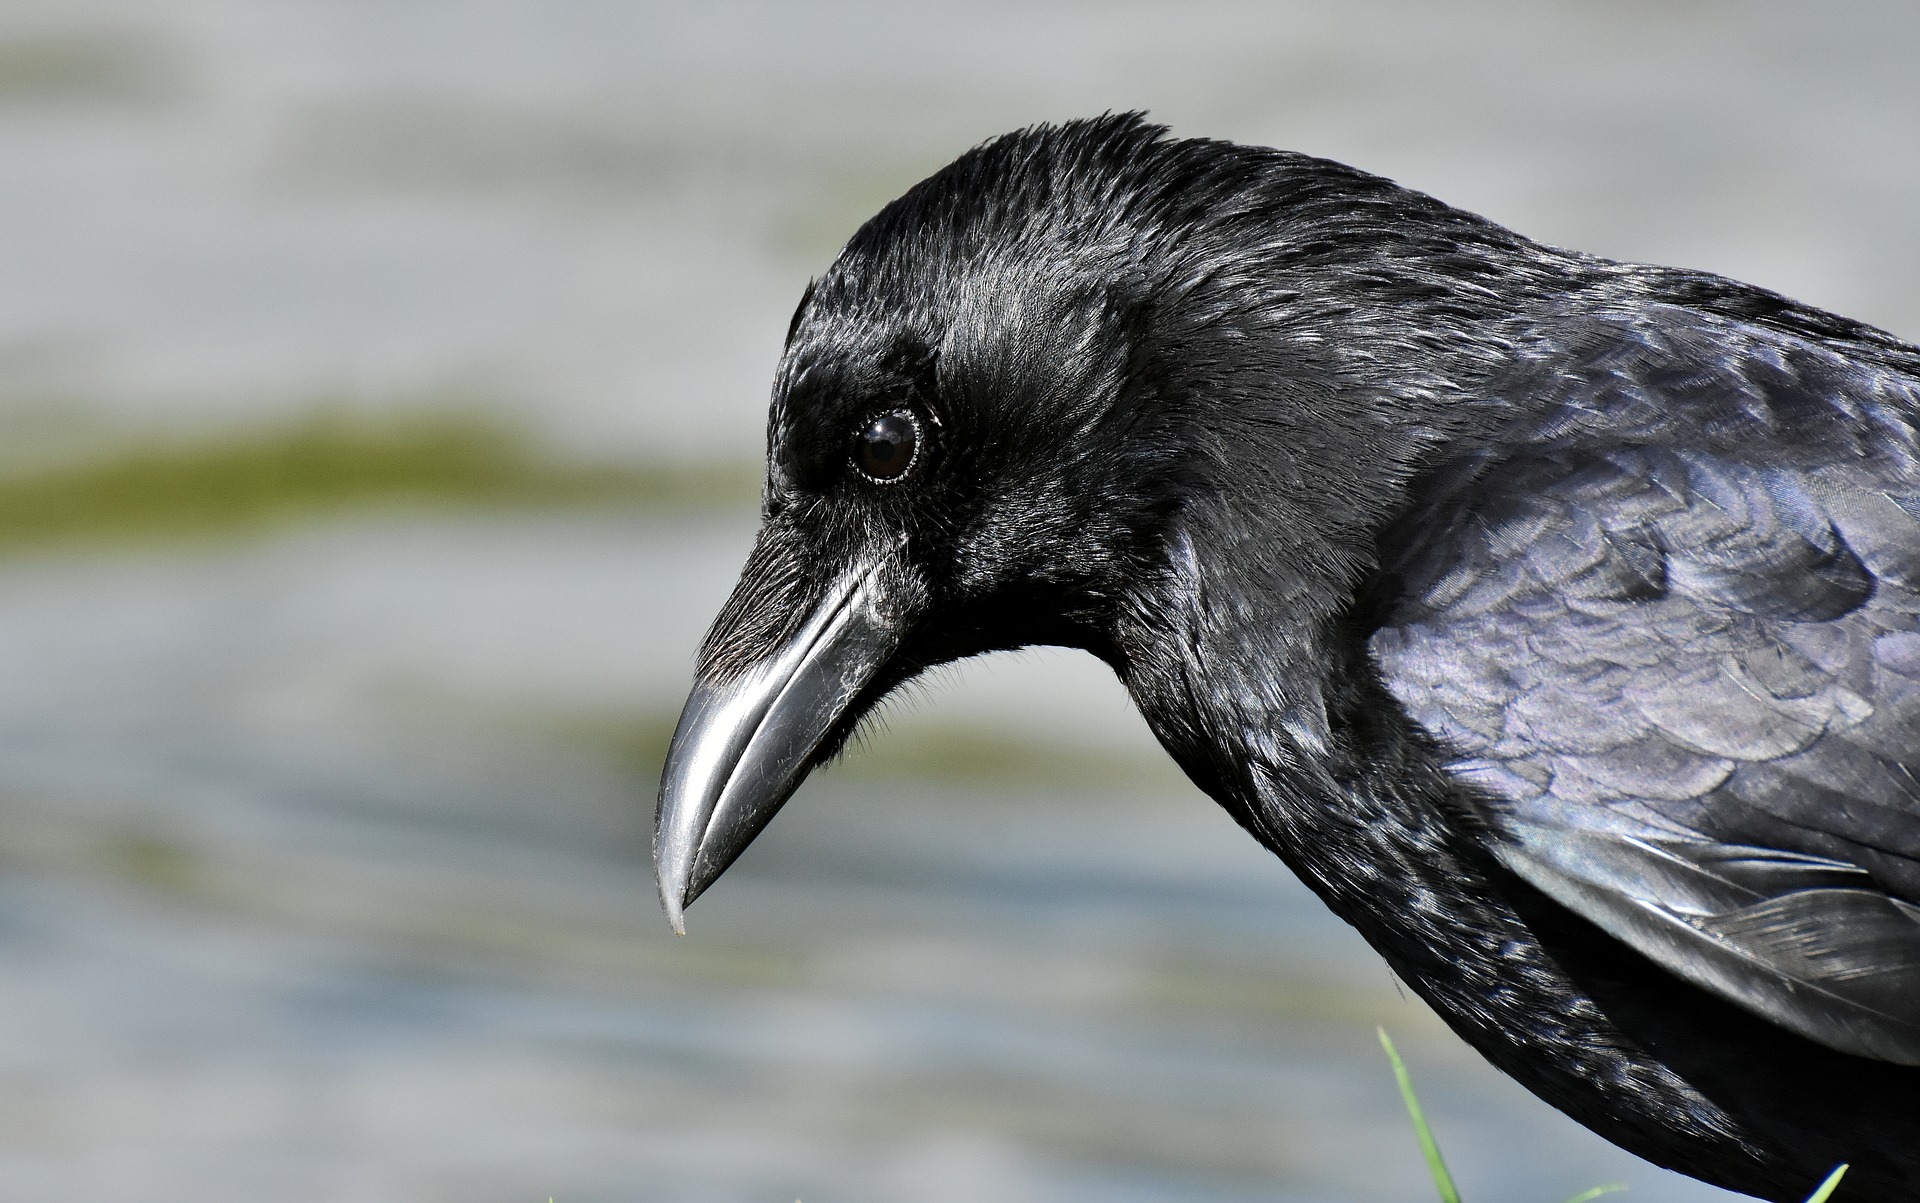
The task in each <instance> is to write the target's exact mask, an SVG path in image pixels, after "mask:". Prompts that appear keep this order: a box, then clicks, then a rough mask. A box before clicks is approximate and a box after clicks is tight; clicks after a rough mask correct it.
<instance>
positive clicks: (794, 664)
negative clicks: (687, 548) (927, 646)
mask: <svg viewBox="0 0 1920 1203" xmlns="http://www.w3.org/2000/svg"><path fill="white" fill-rule="evenodd" d="M876 575H877V573H876V570H875V566H874V565H871V564H869V565H867V566H864V567H862V568H858V569H855V570H853V571H850V572H848V573H847V574H846V575H845V576H842V577H841V578H840V579H839V580H837V581H836V582H834V584H833V585H832V586H831V587H830V588H829V589H828V590H827V592H826V595H825V597H824V598H823V599H822V600H821V601H820V603H819V604H818V606H817V607H816V608H815V609H814V611H813V613H812V614H810V615H809V616H808V618H807V620H806V621H805V622H804V623H802V624H801V625H800V627H799V629H798V630H797V631H795V632H794V634H793V635H791V636H790V637H789V638H787V639H786V641H785V642H784V643H782V644H780V645H779V646H777V647H775V648H774V649H773V650H772V651H771V652H769V653H767V654H766V655H765V656H764V657H763V658H762V659H761V660H760V661H759V662H758V663H757V664H755V665H753V666H752V667H750V668H748V669H747V670H746V671H745V672H742V673H739V674H737V675H735V676H733V677H730V678H728V679H725V680H712V679H708V678H705V677H703V678H701V679H698V680H696V681H695V682H694V686H693V693H692V694H691V696H689V697H688V698H687V705H686V709H684V710H682V711H681V712H680V724H679V726H678V727H676V728H675V729H674V733H673V743H672V745H671V747H670V748H669V749H668V751H667V765H666V769H665V770H664V772H663V773H662V774H661V778H660V809H659V811H658V813H657V815H656V817H655V820H654V831H653V855H654V864H655V867H656V868H657V869H658V871H659V874H660V900H661V902H662V903H663V904H664V905H665V906H666V908H667V919H668V921H669V922H671V923H672V924H673V930H674V931H676V932H678V933H680V934H682V935H684V934H686V920H685V911H686V908H687V906H688V905H689V904H691V903H692V902H693V900H694V899H695V898H698V897H699V896H700V894H701V893H702V892H703V891H704V890H705V889H706V888H707V887H708V886H710V885H712V884H713V882H714V880H715V879H716V878H718V877H719V876H720V874H721V873H723V872H725V871H726V868H727V866H728V865H731V864H732V863H733V861H734V858H736V857H738V856H739V855H740V854H741V853H742V852H744V851H746V847H747V845H748V844H750V843H752V842H753V837H754V836H756V835H759V834H760V831H761V829H762V828H764V827H765V826H766V825H767V822H768V821H769V820H771V819H772V818H773V816H774V814H775V813H776V812H778V811H779V809H780V807H781V806H782V805H783V804H784V803H785V802H786V800H787V799H788V798H789V797H791V796H792V795H793V791H794V790H795V789H797V788H799V786H800V783H801V782H802V781H803V780H805V779H806V775H807V771H808V770H809V769H810V768H811V767H812V765H813V760H814V755H815V753H816V752H817V751H818V750H819V748H820V746H821V744H822V743H823V742H824V741H825V740H826V739H827V737H828V735H829V734H831V733H832V732H833V731H834V730H835V728H836V726H837V725H838V724H839V723H840V721H841V720H842V719H843V718H844V717H845V716H846V713H847V708H848V707H849V706H850V705H851V704H852V703H853V700H854V699H855V698H856V697H857V696H859V694H860V692H861V690H862V689H863V688H865V687H866V685H867V684H868V682H870V681H872V680H873V678H874V676H875V675H876V674H877V673H878V672H879V670H880V668H881V666H882V665H884V664H885V663H886V661H887V658H888V657H889V656H890V655H892V653H893V651H894V649H895V648H896V647H897V646H898V645H899V642H900V636H899V633H898V631H899V628H898V624H897V623H896V622H893V621H890V620H889V619H888V618H887V617H886V616H885V615H883V614H882V613H881V612H880V610H879V609H878V608H877V607H876V605H875V602H876V592H877V590H876V587H875V584H874V581H875V577H876ZM740 587H741V588H743V589H745V588H749V587H751V586H750V585H749V584H748V583H747V582H746V581H742V583H741V586H740ZM762 604H766V605H778V604H779V599H776V598H768V599H764V601H763V603H762Z"/></svg>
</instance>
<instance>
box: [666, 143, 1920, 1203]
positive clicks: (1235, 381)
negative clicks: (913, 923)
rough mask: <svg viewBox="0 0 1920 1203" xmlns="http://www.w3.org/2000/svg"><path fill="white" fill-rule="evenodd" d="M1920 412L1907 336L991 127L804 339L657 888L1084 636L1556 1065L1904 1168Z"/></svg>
mask: <svg viewBox="0 0 1920 1203" xmlns="http://www.w3.org/2000/svg"><path fill="white" fill-rule="evenodd" d="M1917 419H1920V349H1916V348H1915V347H1913V346H1910V345H1908V344H1906V343H1903V342H1901V341H1899V340H1897V339H1895V338H1893V337H1892V336H1890V335H1888V334H1886V333H1883V332H1881V331H1879V330H1876V329H1873V328H1871V327H1868V326H1864V325H1862V324H1860V323H1857V322H1852V321H1848V320H1846V319H1843V318H1840V317H1836V316H1834V315H1831V314H1827V313H1823V312H1821V311H1818V310H1815V309H1812V308H1810V307H1808V306H1805V305H1801V304H1799V303H1796V302H1794V301H1791V300H1789V299H1787V298H1784V297H1781V296H1779V295H1776V294H1774V293H1770V292H1766V291H1764V290H1761V289H1758V288H1754V287H1751V286H1748V285H1745V284H1740V283H1737V282H1734V281H1731V280H1727V279H1724V278H1720V277H1717V276H1713V275H1708V274H1704V273H1699V272H1690V271H1681V270H1675V269H1669V268H1661V267H1649V266H1643V265H1636V264H1623V263H1616V262H1611V261H1608V260H1604V259H1598V258H1594V257H1591V256H1586V255H1582V254H1578V253H1574V252H1570V251H1565V250H1560V249H1556V248H1551V247H1547V246H1543V245H1540V244H1537V243H1534V242H1532V241H1529V240H1528V239H1526V238H1524V237H1522V236H1520V235H1518V234H1516V233H1513V232H1512V231H1509V230H1507V229H1504V228H1502V227H1500V226H1498V225H1495V224H1493V223H1491V222H1488V221H1486V220H1484V219H1481V218H1479V217H1476V216H1473V215H1471V214H1468V213H1464V212H1461V211H1459V210H1456V209H1453V208H1450V207H1448V206H1446V205H1444V204H1441V203H1440V202H1438V201H1436V200H1433V199H1432V198H1429V197H1426V196H1423V195H1420V194H1418V193H1414V192H1411V191H1408V190H1406V189H1403V188H1400V187H1398V186H1396V185H1394V184H1392V183H1390V182H1388V181H1386V180H1383V179H1380V178H1378V177H1374V176H1370V175H1367V174H1365V173H1362V172H1359V171H1356V170H1353V169H1351V168H1348V167H1345V166H1342V165H1339V164H1336V163H1331V162H1327V161H1324V160H1319V159H1313V158H1309V157H1306V156H1302V155H1297V154H1290V153H1286V152H1281V151H1275V150H1268V149H1264V148H1253V147H1244V146H1237V145H1232V144H1227V143H1221V142H1212V141H1199V140H1176V139H1173V138H1171V137H1169V136H1168V135H1167V133H1166V131H1165V130H1164V129H1162V128H1160V127H1157V126H1152V125H1148V124H1146V123H1145V122H1143V121H1142V120H1140V119H1139V118H1138V117H1134V116H1121V117H1108V118H1103V119H1100V120H1096V121H1088V122H1075V123H1070V124H1067V125H1064V126H1057V127H1038V128H1035V129H1031V130H1027V131H1023V132H1021V133H1017V134H1011V135H1008V136H1006V137H1003V138H1001V139H998V140H995V141H993V142H990V143H987V144H985V145H984V146H982V147H980V148H978V149H976V150H974V151H971V152H969V153H968V154H966V155H964V156H962V157H961V158H960V159H959V160H958V161H956V162H955V163H953V164H952V165H950V166H949V167H947V168H945V169H944V170H942V171H941V172H940V173H938V174H936V175H935V176H933V177H931V178H930V179H928V180H926V181H925V182H923V183H921V184H920V185H918V186H917V187H915V188H914V189H912V190H911V191H910V192H908V193H907V194H906V195H905V196H903V197H902V198H901V199H899V200H898V201H896V202H894V203H893V204H891V205H889V206H888V207H887V208H886V209H885V210H883V211H882V212H881V213H880V214H879V215H878V216H876V217H875V218H874V219H873V220H872V221H870V222H868V223H867V224H866V225H865V226H864V227H862V228H861V230H860V231H859V232H858V233H856V234H855V235H854V236H853V238H852V239H851V240H850V241H849V243H848V244H847V246H846V248H845V250H844V251H843V253H842V254H841V256H840V257H839V259H838V260H837V261H836V262H835V263H834V264H833V265H832V267H831V268H830V269H829V270H828V271H827V272H826V273H825V274H824V275H823V276H821V277H820V278H819V279H818V280H816V281H815V282H814V284H813V285H812V286H811V287H810V288H809V290H808V293H807V296H806V298H805V299H804V300H803V301H802V303H801V305H800V308H799V310H798V312H797V313H796V314H795V316H794V321H793V326H792V328H791V331H790V333H789V337H788V342H787V348H786V352H785V355H784V357H783V360H782V364H781V368H780V373H779V376H778V379H777V380H776V383H775V389H774V403H773V409H772V416H771V419H770V425H769V448H768V478H767V487H766V494H765V505H764V519H765V521H764V524H763V529H762V531H761V535H760V538H759V541H758V543H757V545H756V547H755V549H754V552H753V554H752V556H751V558H750V560H749V562H748V564H747V567H746V569H745V571H744V573H743V575H742V579H741V583H740V585H739V587H738V588H737V589H736V591H735V593H734V595H733V597H732V598H731V599H730V600H729V602H728V603H727V606H726V608H725V609H724V610H723V611H722V613H721V615H720V617H719V619H718V620H717V621H716V623H715V626H714V628H713V631H712V632H711V634H710V635H709V637H708V639H707V642H706V644H705V645H704V647H703V649H702V655H701V661H700V667H699V672H698V678H697V682H696V689H695V694H694V697H693V699H692V700H691V701H690V702H689V705H688V709H687V714H686V717H684V718H683V720H682V724H681V728H680V730H679V732H678V733H677V734H676V739H675V745H674V750H673V752H672V753H671V755H670V759H669V764H668V768H667V772H666V774H665V777H664V778H663V787H662V797H661V813H660V826H659V834H658V837H657V839H658V855H659V860H660V875H661V885H662V892H663V896H664V897H665V899H666V903H667V907H668V910H669V912H670V913H671V915H672V916H673V919H674V921H675V923H676V925H678V923H679V922H680V915H681V911H682V908H683V907H684V906H685V905H686V904H687V903H689V902H691V901H692V899H693V898H694V897H695V896H697V895H698V894H699V893H700V892H701V891H702V890H703V889H705V888H706V886H707V885H709V884H710V883H711V882H712V881H713V879H714V878H716V877H717V876H718V875H719V873H720V872H721V871H722V870H724V869H725V867H726V865H727V864H728V863H730V861H731V860H732V858H733V857H734V856H735V855H737V854H738V853H739V851H740V850H741V849H742V848H744V847H745V846H746V843H747V842H748V841H749V840H751V839H752V837H753V835H754V834H755V833H757V832H758V830H759V829H760V828H761V826H763V825H764V824H765V822H766V821H767V820H768V819H769V818H771V816H772V814H773V812H774V811H775V810H776V809H777V808H778V807H779V806H780V804H781V803H783V802H784V801H785V800H786V797H787V796H788V795H789V794H790V793H791V792H792V789H793V788H794V786H796V785H797V784H798V782H799V780H800V779H801V778H802V777H804V775H805V773H806V772H807V771H808V770H809V769H810V768H811V767H812V766H814V765H816V764H818V763H820V762H821V761H822V760H824V759H826V758H827V757H828V756H830V755H831V754H832V753H833V752H834V751H835V750H836V749H837V748H838V747H839V745H840V744H841V742H842V741H844V739H845V738H846V736H847V734H848V733H849V732H850V731H851V730H852V729H853V727H854V726H855V725H856V724H857V723H858V722H859V720H860V719H861V717H862V716H863V715H865V714H866V713H868V712H869V711H870V710H871V709H872V707H873V706H874V705H875V704H876V703H877V702H878V701H879V700H880V699H881V698H882V697H884V696H885V695H886V694H887V692H888V691H890V690H891V689H893V688H894V687H895V686H897V685H898V684H900V683H901V682H903V681H905V680H907V679H908V678H910V677H912V676H913V675H915V674H916V673H918V672H920V671H922V670H924V669H925V668H927V667H928V666H930V665H934V664H938V663H942V662H945V661H949V660H952V659H956V658H959V657H962V656H967V655H973V654H976V653H980V652H984V651H990V650H994V649H1000V648H1011V647H1019V646H1024V645H1030V644H1036V643H1050V644H1063V645H1067V646H1073V647H1080V648H1085V649H1088V650H1090V651H1092V652H1093V653H1095V654H1096V655H1098V656H1100V657H1101V658H1103V659H1104V660H1106V661H1107V663H1109V664H1110V665H1111V666H1112V667H1113V669H1114V671H1115V672H1116V673H1117V674H1118V675H1119V677H1120V679H1121V680H1122V682H1124V684H1125V685H1126V687H1127V689H1128V691H1129V692H1130V694H1131V696H1132V697H1133V699H1134V701H1135V703H1136V704H1137V705H1138V707H1139V708H1140V711H1141V712H1142V714H1143V715H1144V716H1145V717H1146V719H1147V721H1148V723H1149V725H1150V726H1151V727H1152V729H1153V730H1154V732H1155V734H1156V735H1157V736H1158V737H1159V739H1160V741H1161V742H1162V744H1163V745H1164V746H1165V747H1166V749H1167V750H1168V752H1169V753H1171V754H1172V756H1173V757H1174V758H1175V759H1176V760H1177V761H1178V762H1179V764H1180V765H1181V766H1182V768H1183V769H1184V770H1185V771H1186V772H1187V773H1188V775H1189V776H1190V777H1191V778H1192V779H1193V780H1194V781H1195V782H1196V783H1197V784H1198V785H1199V786H1200V787H1201V788H1202V789H1203V790H1205V791H1206V792H1207V793H1208V794H1210V795H1211V796H1212V797H1213V798H1215V799H1216V800H1217V801H1218V802H1219V803H1220V804H1221V805H1222V806H1223V807H1225V808H1226V810H1227V811H1228V812H1229V813H1230V814H1232V816H1233V817H1234V818H1235V819H1236V820H1238V822H1239V823H1241V824H1242V825H1243V826H1244V827H1245V828H1246V829H1247V830H1248V831H1249V832H1251V833H1252V834H1253V835H1254V836H1255V837H1257V838H1258V839H1259V840H1260V841H1261V842H1262V843H1263V844H1265V845H1266V846H1267V847H1269V848H1271V849H1272V850H1273V851H1274V852H1276V853H1277V854H1278V855H1279V856H1280V857H1281V859H1283V860H1284V861H1285V862H1286V863H1287V864H1288V865H1289V866H1291V867H1292V868H1293V870H1294V871H1295V872H1296V873H1298V874H1299V875H1300V877H1301V878H1302V879H1303V880H1304V881H1305V882H1306V883H1307V884H1308V885H1309V886H1311V887H1312V888H1313V889H1314V890H1315V891H1316V892H1317V893H1318V894H1319V895H1320V896H1321V897H1322V898H1323V899H1325V900H1326V902H1327V904H1328V905H1329V906H1331V907H1332V908H1333V910H1334V911H1335V912H1337V913H1338V914H1339V915H1340V916H1341V917H1343V918H1344V919H1346V920H1347V921H1348V922H1349V923H1351V924H1352V925H1353V926H1354V927H1355V928H1357V929H1358V930H1359V931H1360V933H1361V934H1362V935H1363V936H1364V937H1365V938H1366V939H1367V940H1368V941H1369V942H1370V943H1371V944H1372V945H1373V947H1374V948H1375V949H1377V950H1378V951H1379V952H1380V953H1381V955H1382V956H1383V957H1384V958H1385V959H1386V960H1387V962H1388V963H1389V964H1390V965H1391V966H1392V967H1393V969H1394V971H1395V972H1396V973H1397V974H1398V975H1399V976H1400V977H1401V978H1402V979H1403V980H1404V981H1406V982H1407V984H1408V985H1409V986H1411V987H1412V988H1413V989H1414V990H1415V991H1416V992H1418V993H1419V994H1420V995H1421V997H1422V998H1424V999H1425V1000H1426V1001H1427V1002H1428V1003H1430V1004H1431V1005H1432V1006H1433V1008H1434V1009H1435V1010H1436V1011H1437V1012H1438V1013H1439V1014H1440V1015H1441V1017H1442V1018H1444V1019H1445V1020H1446V1022H1447V1023H1448V1024H1449V1025H1451V1026H1452V1027H1453V1029H1454V1030H1455V1031H1456V1032H1458V1033H1459V1034H1460V1035H1461V1036H1462V1037H1464V1038H1465V1039H1466V1040H1467V1041H1468V1042H1469V1043H1471V1044H1472V1045H1473V1046H1474V1047H1475V1048H1477V1049H1479V1050H1480V1051H1481V1052H1482V1053H1483V1054H1484V1055H1485V1056H1486V1057H1487V1058H1488V1059H1489V1060H1491V1061H1492V1062H1493V1063H1494V1064H1495V1065H1497V1066H1499V1067H1500V1068H1501V1069H1502V1070H1504V1071H1505V1072H1507V1073H1508V1074H1510V1075H1512V1076H1513V1077H1514V1078H1516V1079H1518V1080H1519V1081H1520V1082H1522V1083H1523V1084H1525V1085H1526V1086H1527V1087H1528V1088H1529V1089H1531V1090H1533V1091H1534V1092H1535V1093H1536V1094H1538V1095H1539V1096H1540V1097H1542V1098H1544V1099H1545V1100H1547V1101H1548V1102H1550V1103H1552V1104H1553V1105H1554V1106H1556V1107H1558V1108H1560V1109H1561V1110H1563V1111H1565V1112H1566V1113H1567V1114H1569V1115H1571V1116H1573V1117H1574V1118H1575V1119H1577V1120H1579V1121H1580V1122H1581V1123H1583V1124H1585V1125H1587V1126H1588V1127H1590V1128H1592V1129H1593V1130H1595V1131H1596V1132H1598V1133H1600V1134H1601V1135H1603V1136H1605V1137H1607V1138H1608V1139H1610V1140H1612V1141H1614V1142H1616V1143H1618V1144H1620V1145H1622V1146H1624V1147H1626V1148H1628V1149H1630V1150H1632V1151H1633V1152H1635V1153H1638V1154H1640V1155H1642V1156H1644V1157H1646V1158H1648V1159H1649V1160H1652V1161H1654V1162H1657V1163H1659V1164H1661V1165H1664V1166H1668V1167H1671V1168H1673V1169H1677V1170H1680V1171H1683V1172H1685V1173H1689V1174H1692V1175H1695V1176H1697V1177H1700V1178H1703V1179H1706V1180H1707V1181H1710V1182H1714V1183H1717V1184H1719V1185H1722V1186H1725V1187H1728V1188H1731V1189H1734V1190H1739V1191H1744V1192H1748V1193H1752V1194H1756V1195H1760V1196H1762V1197H1766V1198H1771V1199H1799V1198H1802V1197H1804V1196H1805V1194H1806V1193H1807V1191H1808V1189H1809V1188H1810V1186H1811V1185H1812V1184H1813V1183H1815V1182H1817V1181H1818V1180H1819V1178H1820V1177H1821V1176H1822V1175H1823V1174H1824V1173H1825V1172H1826V1171H1827V1170H1828V1169H1830V1168H1831V1167H1832V1166H1833V1165H1835V1164H1836V1163H1838V1162H1842V1161H1846V1162H1849V1163H1851V1164H1852V1166H1853V1169H1852V1172H1851V1174H1850V1175H1849V1178H1848V1180H1847V1184H1846V1193H1847V1194H1848V1195H1849V1196H1851V1197H1853V1198H1859V1199H1863V1200H1867V1199H1888V1200H1891V1199H1907V1198H1912V1197H1915V1196H1916V1195H1920V782H1916V780H1915V777H1914V775H1913V772H1912V771H1911V767H1910V766H1914V765H1920V441H1917V440H1916V420H1917ZM882 436H884V438H885V439H886V440H888V441H887V443H886V445H885V446H884V447H879V446H878V444H877V443H875V442H874V440H877V439H880V438H881V437H882ZM862 440H866V442H864V443H863V441H862ZM876 447H878V450H875V448H876ZM881 464H884V465H885V467H884V469H879V468H876V467H875V465H881ZM863 465H864V466H863Z"/></svg>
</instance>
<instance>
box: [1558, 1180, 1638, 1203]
mask: <svg viewBox="0 0 1920 1203" xmlns="http://www.w3.org/2000/svg"><path fill="white" fill-rule="evenodd" d="M1625 1189H1627V1184H1626V1183H1624V1182H1609V1183H1607V1184H1606V1185H1605V1186H1595V1187H1591V1188H1589V1189H1587V1190H1583V1191H1581V1192H1580V1193H1579V1194H1577V1195H1575V1196H1574V1197H1573V1198H1571V1199H1568V1200H1567V1203H1592V1201H1593V1200H1594V1199H1598V1198H1599V1197H1600V1196H1601V1195H1612V1194H1618V1193H1619V1192H1621V1191H1623V1190H1625Z"/></svg>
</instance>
